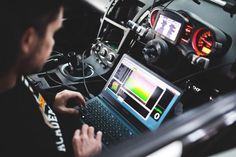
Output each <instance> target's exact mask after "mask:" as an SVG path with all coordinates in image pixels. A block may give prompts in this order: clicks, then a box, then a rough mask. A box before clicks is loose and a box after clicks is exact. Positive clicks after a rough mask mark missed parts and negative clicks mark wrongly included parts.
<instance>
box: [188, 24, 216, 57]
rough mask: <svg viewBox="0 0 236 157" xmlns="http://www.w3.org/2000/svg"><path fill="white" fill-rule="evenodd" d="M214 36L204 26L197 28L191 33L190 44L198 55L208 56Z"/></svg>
mask: <svg viewBox="0 0 236 157" xmlns="http://www.w3.org/2000/svg"><path fill="white" fill-rule="evenodd" d="M213 43H214V38H213V35H212V32H211V31H209V30H208V29H206V28H199V29H197V31H195V33H194V35H193V40H192V45H193V49H194V50H195V52H196V54H197V55H198V56H208V55H210V54H211V53H212V50H213Z"/></svg>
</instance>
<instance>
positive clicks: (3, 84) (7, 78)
mask: <svg viewBox="0 0 236 157" xmlns="http://www.w3.org/2000/svg"><path fill="white" fill-rule="evenodd" d="M17 77H18V75H17V74H16V73H14V72H9V73H7V74H4V76H0V93H3V92H5V91H8V90H9V89H11V88H13V87H14V86H15V85H16V82H17Z"/></svg>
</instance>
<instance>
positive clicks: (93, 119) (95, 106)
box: [81, 99, 134, 146]
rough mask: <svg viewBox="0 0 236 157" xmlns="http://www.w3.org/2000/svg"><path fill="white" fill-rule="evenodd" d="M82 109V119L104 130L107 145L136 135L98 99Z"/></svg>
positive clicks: (104, 140) (103, 140)
mask: <svg viewBox="0 0 236 157" xmlns="http://www.w3.org/2000/svg"><path fill="white" fill-rule="evenodd" d="M81 111H82V114H83V116H82V119H83V121H84V122H85V123H86V124H88V125H91V126H93V127H94V128H95V130H96V131H98V130H100V131H102V132H103V139H102V142H103V144H105V145H107V146H108V145H110V144H115V143H117V142H119V141H122V140H124V139H127V137H132V136H134V134H133V132H132V131H131V130H129V129H128V128H127V127H125V125H123V124H122V123H121V121H120V120H119V119H118V118H116V117H115V116H114V115H112V113H111V112H110V111H109V109H108V108H106V107H105V106H103V105H102V104H101V102H100V101H99V100H98V99H93V100H92V101H90V102H89V103H87V104H86V105H85V107H83V108H81Z"/></svg>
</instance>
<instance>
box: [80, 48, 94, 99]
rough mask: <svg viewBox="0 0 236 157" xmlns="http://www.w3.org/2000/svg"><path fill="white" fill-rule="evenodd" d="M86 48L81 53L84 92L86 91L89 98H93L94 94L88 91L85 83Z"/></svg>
mask: <svg viewBox="0 0 236 157" xmlns="http://www.w3.org/2000/svg"><path fill="white" fill-rule="evenodd" d="M85 52H86V50H84V52H83V53H82V73H83V83H84V88H85V90H86V92H87V93H88V96H89V97H90V98H93V97H94V95H93V94H92V93H91V92H90V91H89V89H88V87H87V84H86V80H85V75H84V70H85V69H84V64H85V63H84V54H85Z"/></svg>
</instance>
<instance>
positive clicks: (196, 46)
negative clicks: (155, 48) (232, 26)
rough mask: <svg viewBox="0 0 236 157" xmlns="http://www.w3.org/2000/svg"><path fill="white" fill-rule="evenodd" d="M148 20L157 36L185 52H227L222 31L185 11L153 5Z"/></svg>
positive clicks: (207, 54) (224, 35)
mask: <svg viewBox="0 0 236 157" xmlns="http://www.w3.org/2000/svg"><path fill="white" fill-rule="evenodd" d="M148 21H149V24H150V27H151V28H152V29H153V30H154V31H155V32H156V34H157V36H159V37H160V38H162V39H163V40H165V41H167V42H168V43H170V44H171V45H173V46H176V47H177V48H178V49H179V50H180V51H181V52H182V53H183V54H184V55H188V54H189V53H194V54H195V55H197V56H201V57H206V58H211V57H212V56H216V55H221V54H223V53H224V52H226V51H225V50H226V49H227V48H228V47H227V46H228V45H229V42H230V40H229V37H228V35H226V34H225V33H224V32H223V31H221V30H220V29H218V28H216V27H214V26H213V25H211V24H209V23H207V22H206V21H204V20H202V19H201V18H200V17H198V16H197V15H195V14H193V13H191V12H188V11H184V10H177V11H175V10H170V9H166V8H164V9H163V8H161V7H155V8H153V9H152V10H151V11H150V14H149V16H148Z"/></svg>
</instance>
